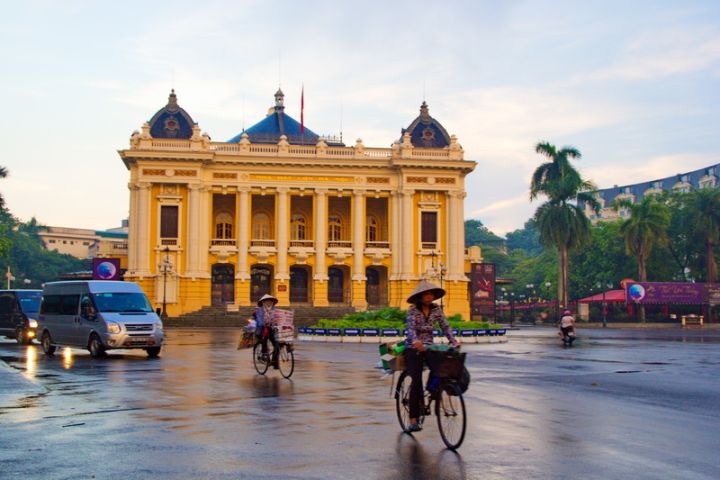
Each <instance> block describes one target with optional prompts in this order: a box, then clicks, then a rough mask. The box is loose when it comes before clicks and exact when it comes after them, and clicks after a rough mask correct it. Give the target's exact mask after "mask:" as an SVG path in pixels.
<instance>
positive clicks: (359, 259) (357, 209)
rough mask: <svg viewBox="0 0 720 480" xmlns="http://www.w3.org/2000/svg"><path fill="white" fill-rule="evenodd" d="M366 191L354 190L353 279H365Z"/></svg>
mask: <svg viewBox="0 0 720 480" xmlns="http://www.w3.org/2000/svg"><path fill="white" fill-rule="evenodd" d="M364 250H365V192H364V191H362V190H355V191H354V192H353V275H352V279H353V280H365V269H364V268H363V267H364V262H363V252H364Z"/></svg>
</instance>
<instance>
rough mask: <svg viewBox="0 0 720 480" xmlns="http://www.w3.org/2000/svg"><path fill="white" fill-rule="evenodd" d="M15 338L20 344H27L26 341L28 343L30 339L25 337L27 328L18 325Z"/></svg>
mask: <svg viewBox="0 0 720 480" xmlns="http://www.w3.org/2000/svg"><path fill="white" fill-rule="evenodd" d="M15 340H17V342H18V344H19V345H25V344H26V343H28V341H27V340H26V339H25V330H23V329H22V328H20V327H18V328H17V329H16V330H15Z"/></svg>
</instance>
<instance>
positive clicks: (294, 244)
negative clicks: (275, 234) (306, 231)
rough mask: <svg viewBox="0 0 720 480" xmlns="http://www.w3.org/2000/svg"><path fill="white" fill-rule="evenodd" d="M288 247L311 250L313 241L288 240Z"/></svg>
mask: <svg viewBox="0 0 720 480" xmlns="http://www.w3.org/2000/svg"><path fill="white" fill-rule="evenodd" d="M290 246H291V247H303V248H312V246H313V241H312V240H290Z"/></svg>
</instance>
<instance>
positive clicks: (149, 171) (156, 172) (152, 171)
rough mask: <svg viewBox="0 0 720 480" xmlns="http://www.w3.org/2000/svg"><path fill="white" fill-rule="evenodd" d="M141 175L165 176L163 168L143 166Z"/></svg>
mask: <svg viewBox="0 0 720 480" xmlns="http://www.w3.org/2000/svg"><path fill="white" fill-rule="evenodd" d="M143 175H153V176H161V177H162V176H165V169H164V168H144V169H143Z"/></svg>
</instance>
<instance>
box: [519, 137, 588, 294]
mask: <svg viewBox="0 0 720 480" xmlns="http://www.w3.org/2000/svg"><path fill="white" fill-rule="evenodd" d="M535 151H536V152H537V153H539V154H541V155H543V156H545V157H547V158H548V159H549V161H547V162H545V163H543V164H541V165H540V166H539V167H538V168H537V169H536V170H535V172H534V173H533V176H532V181H531V183H530V200H534V199H536V198H538V197H539V196H540V195H544V196H546V197H547V201H546V202H545V203H543V204H542V205H540V206H539V207H538V209H537V210H536V211H535V216H534V220H535V222H536V223H537V227H538V231H539V234H540V241H541V243H542V244H543V245H545V246H547V247H554V248H556V249H557V251H558V255H559V262H560V265H559V268H558V281H557V287H558V300H559V302H560V305H562V306H566V305H568V303H569V302H568V271H569V252H570V251H571V250H574V249H576V248H578V247H581V246H583V245H585V244H587V243H588V241H589V240H590V229H591V224H590V220H588V218H587V216H586V215H585V212H584V210H583V208H582V207H581V206H580V205H579V204H586V205H588V206H590V207H591V208H592V209H594V210H595V211H599V209H600V205H599V204H598V202H597V200H596V199H595V196H594V195H593V192H594V190H595V186H594V185H593V184H592V182H590V181H588V180H584V179H583V178H582V176H581V175H580V173H579V172H578V171H577V170H576V169H575V168H574V167H573V166H572V164H571V163H570V160H571V159H579V158H580V157H581V156H582V155H581V154H580V151H579V150H577V149H576V148H573V147H563V148H562V149H560V150H558V149H557V148H556V147H555V145H552V144H550V143H547V142H541V143H538V144H537V146H536V147H535Z"/></svg>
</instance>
